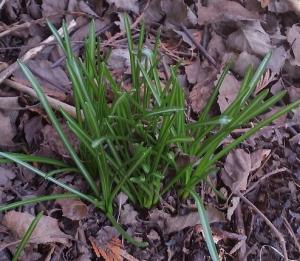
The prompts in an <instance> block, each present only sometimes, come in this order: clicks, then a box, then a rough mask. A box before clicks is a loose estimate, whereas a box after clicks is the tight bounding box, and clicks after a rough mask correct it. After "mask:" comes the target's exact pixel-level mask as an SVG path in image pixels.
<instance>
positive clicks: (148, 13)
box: [144, 0, 165, 24]
mask: <svg viewBox="0 0 300 261" xmlns="http://www.w3.org/2000/svg"><path fill="white" fill-rule="evenodd" d="M160 1H161V0H152V1H150V4H149V6H148V8H147V9H146V10H145V13H144V21H145V23H146V24H152V23H158V22H159V21H160V20H162V18H163V17H164V15H165V14H164V12H163V10H162V9H161V6H160Z"/></svg>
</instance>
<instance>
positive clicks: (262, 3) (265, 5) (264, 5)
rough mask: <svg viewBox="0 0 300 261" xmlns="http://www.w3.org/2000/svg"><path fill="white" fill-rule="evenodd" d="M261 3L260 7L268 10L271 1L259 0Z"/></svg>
mask: <svg viewBox="0 0 300 261" xmlns="http://www.w3.org/2000/svg"><path fill="white" fill-rule="evenodd" d="M258 1H259V2H260V5H261V7H262V8H266V7H267V6H268V5H269V4H270V1H271V0H258Z"/></svg>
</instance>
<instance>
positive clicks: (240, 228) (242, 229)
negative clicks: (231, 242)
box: [236, 204, 246, 260]
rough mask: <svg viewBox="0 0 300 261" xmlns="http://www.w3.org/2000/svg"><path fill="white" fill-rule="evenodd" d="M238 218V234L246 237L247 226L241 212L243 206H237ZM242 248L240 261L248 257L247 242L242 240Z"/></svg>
mask: <svg viewBox="0 0 300 261" xmlns="http://www.w3.org/2000/svg"><path fill="white" fill-rule="evenodd" d="M236 217H237V225H236V226H237V232H238V234H241V235H244V236H246V232H245V225H244V216H243V212H242V210H241V204H239V205H238V206H237V209H236ZM240 242H241V247H240V251H239V260H243V259H244V258H245V255H246V240H241V241H240Z"/></svg>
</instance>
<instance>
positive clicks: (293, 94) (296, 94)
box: [287, 86, 300, 102]
mask: <svg viewBox="0 0 300 261" xmlns="http://www.w3.org/2000/svg"><path fill="white" fill-rule="evenodd" d="M287 91H288V94H289V97H290V101H291V102H295V101H297V100H299V99H300V88H297V87H295V86H289V87H288V88H287Z"/></svg>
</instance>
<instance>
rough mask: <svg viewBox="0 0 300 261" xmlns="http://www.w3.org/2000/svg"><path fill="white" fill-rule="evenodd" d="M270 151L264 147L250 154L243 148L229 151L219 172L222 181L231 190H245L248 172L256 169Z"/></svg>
mask: <svg viewBox="0 0 300 261" xmlns="http://www.w3.org/2000/svg"><path fill="white" fill-rule="evenodd" d="M270 153H271V151H270V150H264V149H261V150H257V151H255V152H253V153H251V154H249V153H247V152H245V151H244V150H243V149H236V150H234V151H232V152H230V153H229V154H228V156H227V158H226V161H225V164H224V169H223V170H222V172H221V179H222V181H223V182H224V184H225V185H226V186H228V187H230V189H231V191H233V192H236V191H241V190H246V189H247V181H248V176H249V174H250V173H251V172H252V171H254V170H257V169H258V168H259V167H260V166H261V164H262V163H263V161H264V160H265V159H266V158H267V157H268V156H269V154H270Z"/></svg>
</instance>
